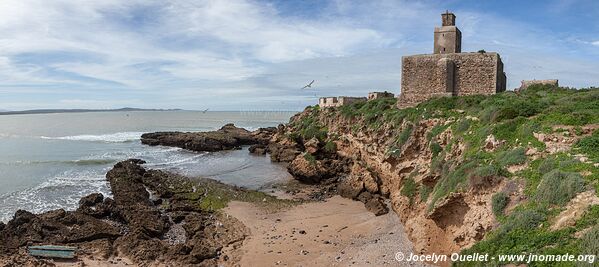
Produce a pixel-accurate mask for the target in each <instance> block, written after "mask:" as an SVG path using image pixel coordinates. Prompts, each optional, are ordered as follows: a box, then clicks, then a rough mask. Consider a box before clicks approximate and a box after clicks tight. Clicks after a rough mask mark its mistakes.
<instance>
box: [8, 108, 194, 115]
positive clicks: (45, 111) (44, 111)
mask: <svg viewBox="0 0 599 267" xmlns="http://www.w3.org/2000/svg"><path fill="white" fill-rule="evenodd" d="M123 111H129V112H135V111H184V110H183V109H143V108H119V109H32V110H21V111H2V112H0V115H26V114H52V113H86V112H123Z"/></svg>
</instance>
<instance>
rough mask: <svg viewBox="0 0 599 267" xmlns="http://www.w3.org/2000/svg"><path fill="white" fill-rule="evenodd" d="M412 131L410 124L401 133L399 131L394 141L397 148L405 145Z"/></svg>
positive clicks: (412, 127)
mask: <svg viewBox="0 0 599 267" xmlns="http://www.w3.org/2000/svg"><path fill="white" fill-rule="evenodd" d="M413 129H414V126H413V125H412V124H408V125H407V126H406V128H405V129H404V130H403V131H401V133H400V134H399V136H398V137H397V141H396V142H397V144H398V145H399V146H403V144H405V143H406V142H407V141H408V138H410V135H411V134H412V130H413Z"/></svg>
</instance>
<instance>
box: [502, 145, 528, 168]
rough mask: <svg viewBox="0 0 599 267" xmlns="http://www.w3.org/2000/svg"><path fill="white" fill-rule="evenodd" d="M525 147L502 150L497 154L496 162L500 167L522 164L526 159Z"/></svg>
mask: <svg viewBox="0 0 599 267" xmlns="http://www.w3.org/2000/svg"><path fill="white" fill-rule="evenodd" d="M525 153H526V149H525V148H523V147H518V148H515V149H513V150H509V151H502V152H500V153H498V154H497V163H498V164H499V165H500V166H502V167H507V166H511V165H518V164H522V163H524V162H525V161H526V154H525Z"/></svg>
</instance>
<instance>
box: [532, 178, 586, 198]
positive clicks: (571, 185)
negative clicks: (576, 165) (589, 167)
mask: <svg viewBox="0 0 599 267" xmlns="http://www.w3.org/2000/svg"><path fill="white" fill-rule="evenodd" d="M583 190H584V180H583V178H582V176H581V175H580V174H579V173H575V172H562V171H560V170H553V171H551V172H549V173H546V174H545V175H543V178H542V179H541V182H540V183H539V186H538V189H537V192H536V195H535V199H536V200H537V201H538V202H540V203H544V204H550V205H564V204H566V203H567V202H568V201H570V199H572V198H573V197H574V196H576V194H578V193H580V192H582V191H583Z"/></svg>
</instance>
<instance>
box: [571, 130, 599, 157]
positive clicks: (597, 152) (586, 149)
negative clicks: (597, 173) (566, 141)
mask: <svg viewBox="0 0 599 267" xmlns="http://www.w3.org/2000/svg"><path fill="white" fill-rule="evenodd" d="M575 147H576V148H577V149H578V150H579V151H580V152H582V153H584V154H586V155H588V156H589V158H591V159H592V160H594V161H595V162H599V130H595V131H594V132H593V134H592V135H590V136H587V137H584V138H582V139H580V140H579V141H578V142H577V143H576V145H575Z"/></svg>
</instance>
